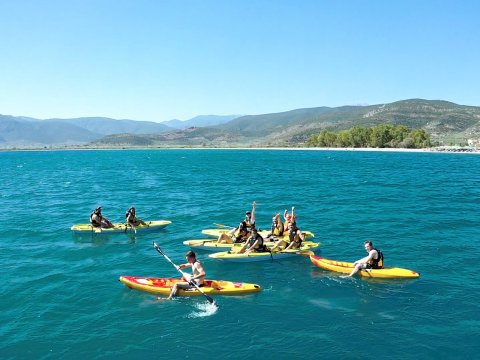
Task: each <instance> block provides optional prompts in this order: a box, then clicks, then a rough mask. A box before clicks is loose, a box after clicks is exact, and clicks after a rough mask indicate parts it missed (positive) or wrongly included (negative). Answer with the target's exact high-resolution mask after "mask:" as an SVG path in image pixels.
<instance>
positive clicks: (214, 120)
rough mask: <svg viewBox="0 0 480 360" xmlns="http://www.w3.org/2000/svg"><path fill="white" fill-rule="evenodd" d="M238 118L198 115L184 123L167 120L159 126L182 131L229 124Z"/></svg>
mask: <svg viewBox="0 0 480 360" xmlns="http://www.w3.org/2000/svg"><path fill="white" fill-rule="evenodd" d="M240 116H241V115H199V116H195V117H194V118H192V119H189V120H185V121H181V120H168V121H163V122H161V123H160V124H163V125H167V126H169V127H171V128H175V129H179V130H184V129H188V128H190V127H212V126H216V125H220V124H223V123H226V122H229V121H230V120H233V119H236V118H238V117H240Z"/></svg>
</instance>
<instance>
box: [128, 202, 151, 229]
mask: <svg viewBox="0 0 480 360" xmlns="http://www.w3.org/2000/svg"><path fill="white" fill-rule="evenodd" d="M125 223H126V224H127V226H131V227H134V226H138V225H147V223H146V222H145V221H143V220H141V219H138V218H137V216H136V210H135V208H134V207H133V206H132V207H131V208H130V209H128V210H127V212H126V213H125Z"/></svg>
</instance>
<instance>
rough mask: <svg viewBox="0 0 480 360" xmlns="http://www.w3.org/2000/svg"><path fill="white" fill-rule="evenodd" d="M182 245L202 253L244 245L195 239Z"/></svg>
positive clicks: (266, 243)
mask: <svg viewBox="0 0 480 360" xmlns="http://www.w3.org/2000/svg"><path fill="white" fill-rule="evenodd" d="M314 244H315V245H316V244H317V243H314V242H313V241H304V242H302V245H303V246H313V245H314ZM183 245H187V246H190V247H191V248H192V249H193V250H204V251H214V252H216V251H229V250H232V249H240V248H241V247H242V246H243V245H244V243H237V244H224V243H217V240H212V239H196V240H185V241H184V242H183ZM265 245H266V246H267V247H268V248H271V247H272V246H274V245H275V241H265Z"/></svg>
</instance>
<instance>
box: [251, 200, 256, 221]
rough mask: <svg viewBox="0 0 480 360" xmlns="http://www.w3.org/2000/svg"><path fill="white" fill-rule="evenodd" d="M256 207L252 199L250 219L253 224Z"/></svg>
mask: <svg viewBox="0 0 480 360" xmlns="http://www.w3.org/2000/svg"><path fill="white" fill-rule="evenodd" d="M256 208H257V203H256V202H255V201H254V202H253V204H252V217H251V221H252V223H253V224H255V209H256Z"/></svg>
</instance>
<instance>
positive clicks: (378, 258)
mask: <svg viewBox="0 0 480 360" xmlns="http://www.w3.org/2000/svg"><path fill="white" fill-rule="evenodd" d="M365 251H366V252H367V253H368V255H367V256H365V257H364V258H361V259H360V260H357V261H355V262H354V263H353V265H354V266H355V267H354V268H353V270H352V272H351V273H350V275H348V276H353V275H355V274H356V273H357V272H359V271H360V270H361V269H367V270H368V269H381V268H382V267H383V253H382V252H381V251H380V250H378V249H376V248H374V247H373V244H372V242H371V241H370V240H366V241H365Z"/></svg>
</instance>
